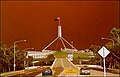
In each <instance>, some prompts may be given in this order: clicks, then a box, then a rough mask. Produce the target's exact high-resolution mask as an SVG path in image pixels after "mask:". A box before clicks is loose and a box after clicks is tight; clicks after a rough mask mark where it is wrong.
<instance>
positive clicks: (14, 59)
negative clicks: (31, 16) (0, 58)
mask: <svg viewBox="0 0 120 77" xmlns="http://www.w3.org/2000/svg"><path fill="white" fill-rule="evenodd" d="M23 41H26V40H19V41H15V42H14V65H13V66H14V72H15V67H16V65H15V44H16V43H19V42H23Z"/></svg>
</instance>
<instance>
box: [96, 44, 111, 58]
mask: <svg viewBox="0 0 120 77" xmlns="http://www.w3.org/2000/svg"><path fill="white" fill-rule="evenodd" d="M98 53H99V54H100V55H101V56H102V57H103V58H105V57H106V56H107V55H108V54H109V53H110V51H109V50H107V49H106V48H105V47H104V46H103V47H102V48H101V49H100V50H99V51H98Z"/></svg>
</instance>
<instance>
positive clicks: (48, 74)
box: [42, 68, 52, 76]
mask: <svg viewBox="0 0 120 77" xmlns="http://www.w3.org/2000/svg"><path fill="white" fill-rule="evenodd" d="M50 75H52V69H50V68H47V69H43V71H42V76H50Z"/></svg>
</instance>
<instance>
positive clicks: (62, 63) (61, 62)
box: [61, 58, 64, 68]
mask: <svg viewBox="0 0 120 77" xmlns="http://www.w3.org/2000/svg"><path fill="white" fill-rule="evenodd" d="M61 63H62V67H63V68H64V65H63V60H62V58H61Z"/></svg>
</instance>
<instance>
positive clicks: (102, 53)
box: [98, 46, 110, 77]
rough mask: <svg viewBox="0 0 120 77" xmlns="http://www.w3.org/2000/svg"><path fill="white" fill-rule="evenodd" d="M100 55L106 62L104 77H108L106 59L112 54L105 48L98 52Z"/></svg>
mask: <svg viewBox="0 0 120 77" xmlns="http://www.w3.org/2000/svg"><path fill="white" fill-rule="evenodd" d="M98 53H99V54H100V55H101V56H102V57H103V62H104V77H106V70H105V68H106V67H105V57H106V56H107V55H108V54H109V53H110V51H109V50H107V49H106V48H105V47H104V46H103V47H102V48H101V49H100V50H99V51H98Z"/></svg>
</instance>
